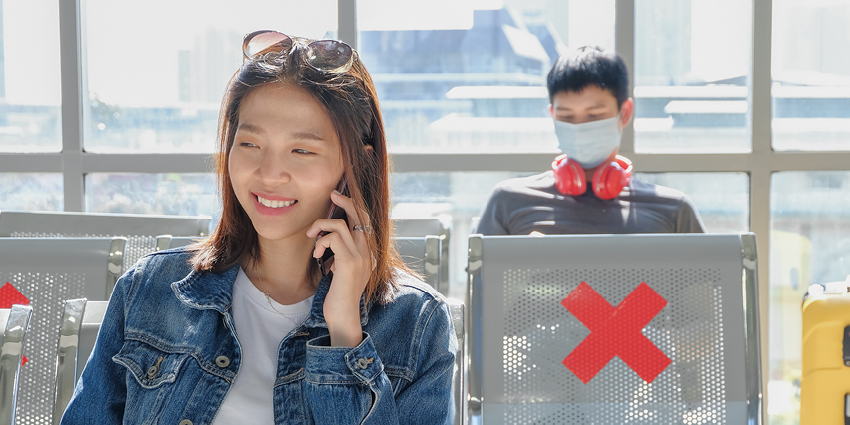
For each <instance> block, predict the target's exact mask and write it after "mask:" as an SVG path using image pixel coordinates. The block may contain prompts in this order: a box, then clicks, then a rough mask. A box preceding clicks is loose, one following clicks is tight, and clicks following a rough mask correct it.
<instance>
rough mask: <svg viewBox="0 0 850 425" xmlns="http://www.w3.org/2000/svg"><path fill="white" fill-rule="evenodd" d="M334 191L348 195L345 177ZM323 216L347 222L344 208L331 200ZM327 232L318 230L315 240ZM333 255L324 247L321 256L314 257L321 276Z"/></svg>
mask: <svg viewBox="0 0 850 425" xmlns="http://www.w3.org/2000/svg"><path fill="white" fill-rule="evenodd" d="M336 191H337V192H339V193H341V194H343V195H345V196H348V182H347V181H346V180H345V177H343V178H342V179H341V180H340V181H339V184H338V185H337V187H336ZM325 218H326V219H329V220H330V219H336V220H338V219H343V220H345V222H346V223H348V220H347V219H346V215H345V210H344V209H342V208H340V207H339V206H338V205H337V204H334V203H333V202H331V207H330V209H328V214H327V217H325ZM327 234H328V232H326V231H324V230H322V231H321V232H319V235H318V236H316V242H318V241H319V239H320V238H321V237H322V236H325V235H327ZM333 255H334V253H333V251H331V249H330V248H326V249H325V252H324V253H323V254H322V256H321V258H317V259H316V262H317V263H318V264H319V270H321V271H322V276H324V275H326V274H327V271H325V263H327V262H328V261H330V259H331V257H333Z"/></svg>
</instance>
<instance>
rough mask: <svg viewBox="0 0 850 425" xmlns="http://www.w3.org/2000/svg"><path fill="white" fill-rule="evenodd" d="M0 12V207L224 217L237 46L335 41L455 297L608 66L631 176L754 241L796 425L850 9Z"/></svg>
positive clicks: (22, 7)
mask: <svg viewBox="0 0 850 425" xmlns="http://www.w3.org/2000/svg"><path fill="white" fill-rule="evenodd" d="M57 3H58V4H57ZM0 4H2V8H0V11H2V20H0V22H2V31H0V36H2V43H0V65H2V66H0V209H32V210H66V211H93V212H132V213H150V214H208V215H211V216H213V217H217V216H218V208H219V206H218V201H217V199H216V193H215V190H216V189H215V181H214V177H213V176H212V174H211V173H210V170H211V167H210V165H211V164H210V161H209V154H210V153H211V152H213V150H214V149H215V137H216V124H217V122H216V121H217V114H218V108H219V105H220V100H221V95H222V93H223V90H224V88H225V84H226V82H227V79H228V78H229V77H230V75H232V73H233V72H234V71H235V69H236V67H238V66H239V64H240V63H241V52H240V46H241V37H242V35H243V34H245V33H247V32H250V31H252V30H256V29H277V30H280V31H283V32H286V33H290V34H292V35H300V36H308V37H339V38H341V39H343V40H344V41H347V42H349V43H351V44H352V45H354V46H356V48H357V49H358V52H359V54H360V57H361V58H362V60H363V61H364V63H365V64H366V66H367V68H368V69H369V70H370V72H371V73H372V76H373V78H374V80H375V83H376V85H377V89H378V94H379V98H380V102H381V107H382V111H383V114H384V119H385V123H386V126H387V130H388V140H389V144H390V151H391V153H392V156H393V158H392V160H393V163H394V164H395V167H396V168H395V172H394V174H393V177H392V185H393V214H394V215H395V216H397V217H413V216H418V217H421V216H438V215H441V214H449V215H451V216H452V218H453V234H452V242H451V247H450V251H451V258H450V259H449V261H450V268H451V270H450V274H451V282H450V284H451V288H450V292H451V294H452V295H454V296H457V297H460V296H462V295H463V291H464V285H465V282H466V276H465V271H464V268H465V266H466V248H467V246H466V241H467V239H466V238H467V236H468V234H469V232H470V230H471V228H472V225H473V221H474V218H475V217H476V216H478V215H479V214H480V212H481V209H482V207H483V205H484V202H485V200H486V198H487V195H488V194H489V191H490V189H491V188H492V187H493V185H495V184H496V183H497V182H499V181H501V180H504V179H507V178H510V177H516V176H523V175H529V174H533V173H540V172H543V171H545V170H547V169H548V168H549V164H550V162H551V160H552V158H553V156H554V155H555V154H556V153H557V152H556V143H555V137H554V135H553V131H552V121H551V118H550V117H549V115H548V111H547V105H548V95H547V93H546V89H545V76H546V73H547V72H548V71H549V67H550V66H551V64H552V61H553V60H554V59H555V58H556V57H557V56H558V55H559V54H561V53H562V52H565V51H567V50H569V49H572V48H576V47H580V46H583V45H600V46H602V47H604V48H608V49H616V50H617V51H619V52H620V53H621V54H623V56H624V58H625V59H626V62H627V65H628V67H629V69H630V71H631V72H632V73H633V78H632V85H633V89H634V90H633V97H634V98H635V101H636V110H635V112H636V114H635V119H634V125H633V126H629V127H627V128H626V129H625V131H624V134H623V146H622V148H621V152H622V153H623V154H624V155H626V156H628V157H629V158H631V159H632V160H633V162H634V164H635V168H636V171H637V172H638V178H640V179H643V180H645V181H648V182H650V183H656V184H660V185H664V186H669V187H672V188H675V189H679V190H681V191H683V192H685V193H686V194H688V196H689V197H690V198H691V200H692V201H693V202H694V204H695V205H696V206H697V209H698V210H699V213H700V215H701V216H702V218H703V221H704V222H705V225H706V228H707V230H708V231H709V232H739V231H752V232H755V233H756V235H757V236H758V240H759V244H758V249H759V257H760V260H759V267H760V273H759V275H760V276H761V277H762V279H761V282H760V288H761V292H760V294H761V297H762V301H763V303H762V307H763V309H762V335H763V337H764V342H765V344H764V345H763V346H762V350H763V352H764V353H765V355H764V361H765V362H766V364H765V367H766V372H767V373H766V375H765V386H764V389H765V391H766V398H767V401H768V404H767V418H768V420H769V423H771V424H797V421H798V419H797V418H798V417H799V380H800V378H801V376H800V367H801V365H800V357H799V353H800V347H799V344H800V339H799V329H800V317H799V314H800V312H799V307H800V302H801V296H802V294H803V292H805V289H806V287H807V286H808V285H809V284H813V283H825V282H829V281H836V280H843V279H844V277H845V276H846V275H847V274H850V263H848V261H847V260H846V259H848V258H850V247H848V244H847V242H846V241H847V240H850V235H848V231H850V230H848V229H846V226H845V225H844V223H847V222H848V219H847V217H845V215H846V213H845V211H850V205H848V202H847V201H846V199H848V196H847V195H848V193H847V192H848V189H847V188H848V187H850V186H848V184H850V183H848V182H850V175H848V172H850V171H848V170H850V166H848V165H847V164H850V59H848V55H846V54H845V52H847V51H848V50H850V32H848V31H846V28H847V27H848V26H850V4H848V2H847V1H845V0H807V1H800V0H752V1H739V0H432V1H428V2H422V1H417V0H316V1H311V2H308V3H305V2H303V1H302V2H298V1H295V0H281V1H275V2H261V1H257V0H249V1H247V2H230V1H217V0H216V1H200V0H190V1H182V2H168V1H165V0H151V1H147V2H136V3H132V2H114V1H108V0H86V1H82V0H60V1H58V2H56V1H47V0H29V1H12V0H0ZM76 6H79V7H80V8H79V9H78V8H77V7H76ZM78 11H79V12H78ZM78 39H79V40H80V42H81V44H80V45H79V47H78V46H77V44H76V41H77V40H78ZM77 85H78V86H79V87H76V86H77ZM77 89H78V90H77Z"/></svg>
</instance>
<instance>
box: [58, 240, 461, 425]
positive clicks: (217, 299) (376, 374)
mask: <svg viewBox="0 0 850 425" xmlns="http://www.w3.org/2000/svg"><path fill="white" fill-rule="evenodd" d="M188 259H189V254H187V253H185V252H182V251H180V250H174V251H163V252H159V253H156V254H151V255H149V256H147V257H145V258H144V259H142V260H141V261H140V262H139V263H138V264H137V265H136V266H134V267H133V268H132V269H130V270H129V271H128V272H127V273H126V274H125V275H124V276H123V277H122V278H121V279H120V280H119V281H118V285H117V286H116V288H115V292H114V293H113V294H112V297H111V299H110V301H109V307H108V308H107V311H106V316H105V317H104V321H103V325H102V326H101V329H100V333H99V334H98V338H97V343H96V345H95V348H94V350H93V351H92V354H91V357H90V358H89V360H88V363H87V364H86V367H85V370H84V371H83V374H82V377H81V378H80V380H79V382H78V383H77V387H76V389H75V391H74V396H73V399H72V400H71V403H70V404H69V405H68V408H67V410H66V411H65V414H64V416H63V417H62V424H122V423H123V424H159V423H162V424H174V425H177V424H181V423H188V422H181V421H184V420H189V421H191V423H192V424H193V425H201V424H209V423H210V422H211V421H212V420H213V418H214V417H215V415H216V412H217V411H218V409H219V406H220V405H221V402H222V400H223V399H224V396H225V395H226V394H227V391H228V390H229V389H230V385H231V384H232V383H233V380H234V378H235V377H236V374H237V373H238V371H239V365H240V363H241V361H242V356H241V354H240V353H241V351H242V350H241V347H240V345H239V340H238V339H237V338H236V334H235V331H234V329H235V328H234V326H233V316H232V314H231V300H232V294H233V282H234V281H235V280H236V275H237V272H238V266H234V267H233V268H231V269H229V270H226V271H224V272H222V273H197V272H194V271H192V270H191V268H190V267H189V265H188V264H187V260H188ZM399 283H400V284H401V285H400V289H399V291H398V292H397V293H396V296H395V298H394V300H393V301H392V302H390V303H387V304H385V305H382V304H372V305H370V306H368V308H364V309H363V311H364V314H363V317H362V318H361V323H362V325H363V342H361V343H360V345H358V346H357V347H354V348H348V347H331V346H330V337H329V336H328V329H327V323H326V322H325V320H324V315H323V313H322V305H323V303H324V300H325V296H326V295H327V292H328V288H329V286H330V278H329V277H325V278H323V279H322V281H321V283H320V285H319V289H318V291H317V292H316V296H315V298H314V301H313V307H312V311H311V313H310V316H309V317H308V318H307V320H306V321H305V323H304V324H303V325H302V326H300V327H298V328H296V329H294V330H293V331H292V332H290V333H289V334H288V335H287V336H286V337H285V338H284V339H283V341H281V343H280V351H279V354H278V367H277V379H276V381H275V384H274V385H275V386H274V397H273V399H274V404H275V406H274V415H275V424H279V425H280V424H314V423H317V424H323V425H324V424H357V423H360V424H381V425H384V424H396V423H409V424H444V423H451V422H452V420H453V415H454V412H453V410H454V407H453V402H452V388H451V386H452V373H453V367H454V361H455V354H456V352H457V339H456V337H455V333H454V329H453V328H452V322H451V317H450V315H449V311H448V306H447V305H446V303H445V301H444V300H443V298H442V297H441V296H440V295H439V294H438V293H436V292H434V291H433V290H432V289H431V288H430V287H429V286H428V285H426V284H424V283H422V282H421V281H420V280H419V279H416V278H414V277H412V276H409V275H401V276H400V277H399ZM269 373H272V371H269Z"/></svg>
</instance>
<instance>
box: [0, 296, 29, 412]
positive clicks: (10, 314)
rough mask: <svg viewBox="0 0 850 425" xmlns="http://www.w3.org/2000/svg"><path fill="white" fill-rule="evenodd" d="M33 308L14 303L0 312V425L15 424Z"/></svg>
mask: <svg viewBox="0 0 850 425" xmlns="http://www.w3.org/2000/svg"><path fill="white" fill-rule="evenodd" d="M31 319H32V307H31V306H28V305H20V304H14V305H12V306H11V307H10V308H2V309H0V329H3V334H2V335H0V425H12V424H14V423H15V410H16V409H15V407H16V405H17V401H18V383H19V376H20V372H21V362H22V361H23V359H24V344H25V342H26V339H27V333H28V331H29V325H30V320H31Z"/></svg>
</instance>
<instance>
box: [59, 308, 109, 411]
mask: <svg viewBox="0 0 850 425" xmlns="http://www.w3.org/2000/svg"><path fill="white" fill-rule="evenodd" d="M108 304H109V302H108V301H88V300H86V299H85V298H77V299H72V300H67V301H65V304H64V308H63V313H62V323H61V325H60V327H59V341H58V343H57V350H56V385H55V387H54V390H55V392H54V400H55V404H54V409H53V424H54V425H59V422H60V421H61V420H62V414H63V413H65V408H66V407H68V403H69V402H70V401H71V396H72V395H73V394H74V386H75V385H76V384H77V380H78V379H80V374H82V373H83V367H84V366H85V364H86V361H88V358H89V355H91V352H92V349H93V348H94V342H95V340H96V339H97V333H98V331H99V330H100V325H101V323H103V315H104V314H105V313H106V306H107V305H108Z"/></svg>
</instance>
